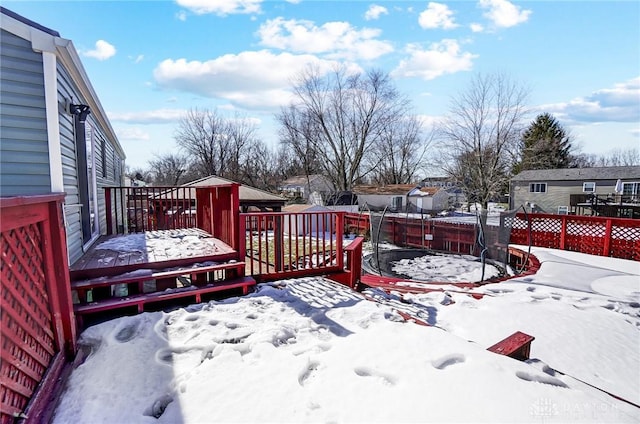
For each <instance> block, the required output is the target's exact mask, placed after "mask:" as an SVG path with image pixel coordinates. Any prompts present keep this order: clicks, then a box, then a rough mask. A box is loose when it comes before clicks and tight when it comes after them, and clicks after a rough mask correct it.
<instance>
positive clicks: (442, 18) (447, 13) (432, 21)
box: [418, 2, 458, 29]
mask: <svg viewBox="0 0 640 424" xmlns="http://www.w3.org/2000/svg"><path fill="white" fill-rule="evenodd" d="M418 23H419V24H420V26H421V27H422V28H425V29H433V28H442V29H453V28H456V27H457V26H458V25H457V24H456V23H455V22H454V19H453V11H452V10H451V9H449V7H448V6H447V5H446V4H442V3H435V2H430V3H429V4H428V5H427V8H426V9H425V10H424V11H423V12H422V13H420V17H419V18H418Z"/></svg>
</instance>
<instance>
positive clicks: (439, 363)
mask: <svg viewBox="0 0 640 424" xmlns="http://www.w3.org/2000/svg"><path fill="white" fill-rule="evenodd" d="M465 360H466V358H465V356H464V355H462V354H458V353H454V354H451V355H445V356H443V357H442V358H438V359H434V360H433V361H431V365H432V366H433V367H434V368H436V369H439V370H443V369H445V368H448V367H450V366H451V365H455V364H460V363H462V362H464V361H465Z"/></svg>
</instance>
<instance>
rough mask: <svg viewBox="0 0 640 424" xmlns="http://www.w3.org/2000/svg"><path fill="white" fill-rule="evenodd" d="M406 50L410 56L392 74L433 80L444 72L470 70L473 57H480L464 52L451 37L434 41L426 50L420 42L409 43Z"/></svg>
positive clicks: (451, 72)
mask: <svg viewBox="0 0 640 424" xmlns="http://www.w3.org/2000/svg"><path fill="white" fill-rule="evenodd" d="M406 50H407V53H408V54H409V58H408V59H404V60H401V61H400V64H399V65H398V67H397V68H396V69H394V70H393V71H392V75H394V76H400V77H419V78H422V79H425V80H432V79H434V78H437V77H439V76H441V75H444V74H453V73H456V72H460V71H469V70H471V68H472V67H473V59H475V58H477V57H478V56H477V55H474V54H472V53H469V52H463V51H462V49H461V47H460V44H458V42H457V41H456V40H451V39H444V40H442V41H440V42H437V43H433V44H431V45H430V46H429V48H428V49H426V50H425V49H423V48H422V47H421V46H420V45H418V44H409V45H407V48H406Z"/></svg>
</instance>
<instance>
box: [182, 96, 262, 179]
mask: <svg viewBox="0 0 640 424" xmlns="http://www.w3.org/2000/svg"><path fill="white" fill-rule="evenodd" d="M175 140H176V142H177V143H178V145H179V146H180V147H182V148H183V149H184V150H185V151H186V152H187V153H188V155H189V156H190V157H191V158H192V160H193V163H194V165H195V166H196V167H197V169H198V171H199V173H200V175H201V176H207V175H217V176H219V177H224V178H229V179H232V180H240V179H241V178H242V176H243V170H242V168H243V164H244V162H245V161H247V160H250V158H249V157H248V156H247V151H248V150H249V147H250V146H251V144H252V143H253V142H254V141H255V126H254V125H253V123H251V121H250V120H249V119H246V118H242V117H239V116H235V117H234V118H232V119H230V118H226V117H224V116H222V115H220V114H219V113H218V112H217V111H215V110H214V111H211V110H208V109H205V110H199V109H191V110H189V111H188V112H187V114H186V115H185V116H184V117H183V118H182V119H181V120H180V123H179V124H178V129H177V131H176V134H175Z"/></svg>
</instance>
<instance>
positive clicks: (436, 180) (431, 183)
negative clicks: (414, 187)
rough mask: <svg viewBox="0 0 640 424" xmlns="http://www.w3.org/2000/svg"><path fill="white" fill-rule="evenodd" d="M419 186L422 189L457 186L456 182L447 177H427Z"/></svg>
mask: <svg viewBox="0 0 640 424" xmlns="http://www.w3.org/2000/svg"><path fill="white" fill-rule="evenodd" d="M421 184H422V185H423V186H424V187H439V188H446V189H448V188H452V187H456V186H457V184H456V182H455V181H454V180H452V179H451V178H449V177H427V178H425V179H424V180H422V182H421Z"/></svg>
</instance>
